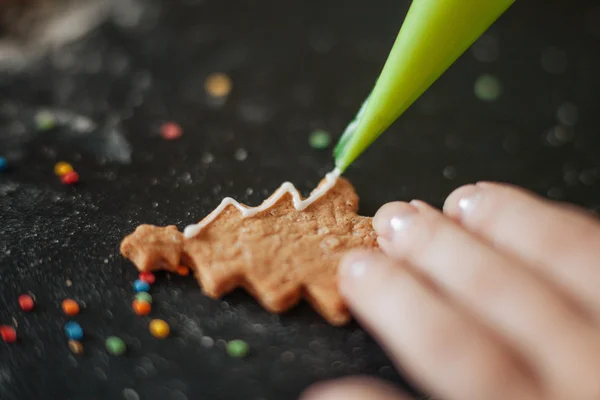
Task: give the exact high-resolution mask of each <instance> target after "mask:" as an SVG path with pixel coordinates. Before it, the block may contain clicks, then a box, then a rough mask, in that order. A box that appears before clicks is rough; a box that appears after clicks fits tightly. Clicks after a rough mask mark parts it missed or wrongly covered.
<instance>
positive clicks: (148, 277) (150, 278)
mask: <svg viewBox="0 0 600 400" xmlns="http://www.w3.org/2000/svg"><path fill="white" fill-rule="evenodd" d="M139 280H141V281H144V282H148V283H149V284H150V285H152V284H153V283H154V282H156V276H154V274H153V273H152V272H140V276H139Z"/></svg>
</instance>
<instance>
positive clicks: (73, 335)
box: [65, 321, 83, 340]
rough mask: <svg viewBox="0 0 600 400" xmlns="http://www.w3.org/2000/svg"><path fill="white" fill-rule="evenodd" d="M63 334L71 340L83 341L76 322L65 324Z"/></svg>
mask: <svg viewBox="0 0 600 400" xmlns="http://www.w3.org/2000/svg"><path fill="white" fill-rule="evenodd" d="M65 334H66V335H67V337H68V338H69V339H71V340H81V339H83V329H81V326H79V324H78V323H77V322H73V321H71V322H67V323H66V324H65Z"/></svg>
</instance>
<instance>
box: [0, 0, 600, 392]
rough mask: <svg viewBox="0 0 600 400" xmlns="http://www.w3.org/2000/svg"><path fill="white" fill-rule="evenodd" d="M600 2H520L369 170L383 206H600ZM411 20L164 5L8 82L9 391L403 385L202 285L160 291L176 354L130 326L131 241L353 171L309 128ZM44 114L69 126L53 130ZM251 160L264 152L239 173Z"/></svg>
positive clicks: (0, 368)
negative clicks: (110, 349) (468, 196)
mask: <svg viewBox="0 0 600 400" xmlns="http://www.w3.org/2000/svg"><path fill="white" fill-rule="evenodd" d="M595 4H596V2H595V1H594V0H585V1H584V0H579V1H576V2H569V1H566V0H564V1H558V0H557V1H549V0H528V1H524V0H523V1H517V4H516V5H515V6H514V7H513V8H512V9H511V10H509V12H508V13H507V14H506V15H505V16H504V17H502V19H501V21H499V23H497V24H496V25H495V26H494V27H493V28H492V29H491V30H490V32H489V34H488V35H487V36H486V38H485V39H484V40H482V41H480V42H479V43H478V44H477V45H476V47H475V50H474V51H473V50H471V51H469V52H468V53H467V54H466V55H465V56H464V57H462V58H461V59H460V60H459V61H458V62H457V64H456V65H455V66H454V67H452V68H451V70H450V71H449V72H448V73H447V74H446V75H445V76H444V77H443V78H442V79H441V80H440V81H439V82H438V83H436V84H435V85H434V86H433V88H432V89H431V90H430V91H429V92H427V93H426V95H425V96H424V97H423V98H422V99H420V100H419V101H418V102H417V103H416V104H415V106H414V107H412V108H411V109H410V110H409V111H408V112H407V113H406V114H405V116H404V117H403V118H402V119H401V120H400V121H399V122H398V123H396V124H395V125H394V126H393V128H392V129H390V130H389V132H388V133H386V134H385V135H384V136H383V137H382V138H381V139H380V140H379V141H378V142H377V143H376V144H375V145H374V146H373V147H372V148H371V149H370V151H369V152H368V153H367V154H366V155H365V156H364V157H363V158H361V159H360V161H359V162H357V163H356V164H355V165H354V167H353V168H351V169H350V170H349V172H348V177H349V178H350V179H351V180H352V182H353V183H354V184H355V186H356V188H357V190H358V192H359V194H360V196H361V202H362V203H361V204H362V211H363V213H365V214H368V215H372V214H373V213H374V212H375V211H376V209H377V208H378V207H379V206H380V205H381V204H383V203H385V202H387V201H390V200H393V199H404V200H410V199H412V198H420V199H424V200H426V201H429V202H431V203H433V204H435V205H437V206H440V205H441V204H442V202H443V199H444V198H445V196H446V195H447V194H448V193H449V192H450V191H451V190H452V189H454V188H456V187H457V186H459V185H461V184H464V183H468V182H473V181H476V180H478V179H494V180H503V181H509V182H513V183H516V184H519V185H524V186H526V187H528V188H530V189H533V190H535V191H537V192H539V193H542V194H544V195H547V196H550V197H553V198H558V199H562V200H567V201H572V202H575V203H578V204H581V205H583V206H585V207H587V208H590V209H594V210H600V186H599V184H598V183H599V182H600V158H599V157H598V150H599V149H600V134H599V132H598V129H599V128H598V126H599V124H598V122H599V116H598V114H599V106H600V85H599V84H600V77H599V76H598V71H600V8H599V6H598V5H595ZM407 7H408V1H398V0H378V1H369V2H365V1H358V0H352V1H350V0H344V1H341V0H330V1H322V0H311V1H308V0H288V1H283V2H282V1H275V0H258V1H252V2H242V1H236V0H230V1H216V0H206V1H186V2H183V1H164V2H162V3H159V2H157V1H151V2H148V3H147V8H146V9H145V10H144V12H143V13H142V14H141V15H138V16H135V15H133V16H131V15H130V17H123V16H121V17H120V18H117V19H116V20H115V21H113V22H109V23H106V24H104V25H103V26H102V27H101V29H99V30H97V31H95V32H94V33H92V34H91V35H90V36H88V37H87V38H86V39H85V40H83V41H80V42H78V43H75V44H73V45H70V46H68V47H67V48H65V49H63V50H61V51H59V52H58V53H56V54H55V55H53V56H52V57H50V58H48V59H47V60H45V61H43V62H39V63H37V65H36V66H35V68H33V69H30V70H27V71H21V72H20V73H17V74H3V75H0V102H1V108H0V155H4V156H5V157H8V158H9V160H10V162H11V165H12V167H11V170H10V171H8V172H6V173H1V174H0V323H11V321H12V318H14V319H16V321H17V322H18V324H19V326H18V333H19V337H20V341H19V343H18V344H16V345H10V346H9V345H6V344H3V343H0V398H1V399H3V400H5V399H6V400H12V399H36V400H40V399H121V398H123V399H126V400H136V399H138V398H139V399H157V400H185V399H190V400H191V399H249V400H258V399H270V400H272V399H278V400H279V399H293V398H295V397H296V396H297V395H298V394H299V393H300V391H301V390H302V389H303V388H305V387H306V386H308V385H309V384H310V383H313V382H315V381H318V380H322V379H326V378H332V377H337V376H342V375H347V374H354V373H366V374H373V375H379V376H381V377H383V378H386V379H391V380H393V381H395V382H398V383H401V382H402V380H401V378H400V377H399V376H398V375H397V374H396V373H395V372H394V370H393V368H392V366H391V364H390V362H389V361H388V360H387V359H386V357H385V355H384V354H383V353H382V351H381V350H380V349H379V348H378V347H377V346H376V344H375V343H374V342H373V341H372V339H370V337H369V336H368V335H367V334H366V333H365V332H364V331H363V330H361V329H360V328H359V327H358V326H357V325H351V326H349V327H346V328H332V327H330V326H327V325H326V324H324V323H323V321H322V320H321V319H320V318H319V317H318V316H317V315H316V314H315V313H314V312H313V311H312V310H310V309H309V307H307V306H306V305H301V306H300V307H297V308H296V309H295V310H293V311H292V312H290V313H288V314H285V315H282V316H279V317H278V316H272V315H269V314H268V313H267V312H265V311H263V310H262V309H261V308H260V307H258V306H257V305H256V303H255V302H254V301H253V300H252V299H251V298H250V297H249V296H247V295H246V294H244V293H235V294H233V295H230V296H227V297H226V298H225V299H224V301H214V300H209V299H207V298H205V297H203V296H202V295H201V293H200V291H199V290H198V288H197V286H196V283H195V281H194V280H193V279H192V278H182V277H167V276H165V275H160V276H159V279H158V281H157V283H156V284H155V285H154V287H153V289H152V295H153V296H154V300H155V302H154V309H153V312H152V316H154V317H160V318H164V319H166V320H167V321H169V322H170V323H171V325H172V327H173V329H174V334H173V336H172V337H171V338H170V339H168V340H165V341H157V340H155V339H153V338H152V337H150V335H149V333H148V329H147V323H148V319H149V318H142V317H137V316H135V315H133V314H132V312H131V311H130V302H131V299H132V290H131V282H132V281H133V280H134V278H135V277H136V272H135V270H134V268H133V267H132V266H131V265H130V264H129V263H128V262H126V261H125V260H124V259H122V258H121V257H120V256H119V254H118V244H119V241H120V239H121V238H122V237H123V236H124V235H125V234H127V233H129V232H130V231H131V230H132V229H133V228H134V227H135V226H136V225H138V224H140V223H154V224H168V223H175V224H177V225H178V226H179V227H180V228H182V227H184V226H185V225H187V224H188V223H190V222H193V221H195V220H198V219H199V218H201V217H202V216H204V215H205V214H206V213H208V212H209V211H210V210H211V209H212V207H214V206H216V205H217V204H218V202H219V201H220V200H221V198H222V197H224V196H226V195H229V196H233V197H235V198H237V199H240V200H242V201H244V202H247V203H250V204H258V203H260V201H261V200H262V199H263V198H264V197H265V196H266V195H268V194H269V193H270V192H271V191H272V190H274V189H275V188H276V187H277V186H278V185H279V184H281V182H283V181H285V180H290V181H292V182H294V183H295V184H296V185H297V186H298V187H300V188H301V189H302V190H303V191H304V192H305V193H306V192H308V191H309V190H311V189H312V188H313V187H314V186H315V184H316V183H317V182H318V181H319V179H320V177H321V176H322V175H323V173H324V172H326V171H328V170H329V169H331V167H332V160H331V157H330V152H329V151H325V152H322V151H318V150H315V149H312V148H311V147H310V146H309V145H308V143H307V136H308V133H309V132H310V131H311V130H312V129H315V128H323V129H326V130H328V131H330V132H332V133H334V134H335V135H337V134H338V133H339V132H341V131H342V130H343V128H344V126H345V124H346V123H347V122H348V121H349V120H350V118H351V117H352V116H353V114H354V113H355V111H356V109H357V108H358V106H359V104H360V103H361V101H362V100H363V98H364V97H365V96H366V94H367V92H368V90H369V88H370V86H371V84H372V83H373V82H374V80H375V78H376V75H377V73H378V72H379V70H380V68H381V66H382V64H383V62H384V60H385V57H386V54H387V51H388V50H389V48H390V46H391V44H392V42H393V40H394V38H395V35H396V32H397V30H398V28H399V26H400V23H401V21H402V18H403V15H404V13H405V11H406V9H407ZM138 17H139V18H138ZM486 60H488V61H486ZM214 71H224V72H227V73H228V74H230V76H231V77H232V79H233V82H234V89H233V92H232V94H231V96H230V97H229V99H228V101H227V103H226V104H225V105H223V106H220V107H218V106H215V105H211V104H210V102H208V101H207V99H206V97H205V94H204V91H203V82H204V79H205V77H206V76H207V75H208V74H209V73H211V72H214ZM484 73H491V74H494V75H495V76H497V77H498V79H499V80H500V82H501V84H502V87H503V93H502V95H501V97H500V98H499V99H498V100H497V101H495V102H491V103H490V102H483V101H480V100H478V99H477V97H476V96H475V95H474V92H473V85H474V82H475V80H476V79H477V77H478V76H480V75H481V74H484ZM565 104H567V105H565ZM41 108H48V109H51V110H53V111H54V112H57V113H59V115H61V114H60V113H62V115H63V119H64V121H63V122H61V124H60V126H59V127H58V128H57V129H55V130H52V131H49V132H43V133H39V132H37V131H36V130H35V128H34V124H33V115H34V114H35V113H36V112H37V111H39V110H40V109H41ZM559 110H562V111H560V112H559ZM574 111H577V112H576V114H577V115H575V112H574ZM557 114H558V116H557ZM575 117H576V118H575ZM165 120H174V121H177V122H179V123H180V124H181V125H182V126H183V128H184V130H185V133H184V136H183V137H182V138H181V139H180V140H177V141H173V142H165V141H163V140H162V139H161V138H160V137H159V136H158V134H157V131H158V127H159V126H160V123H161V122H163V121H165ZM238 149H244V150H245V151H247V159H245V160H243V161H240V160H238V159H236V157H235V154H236V151H238ZM58 160H66V161H70V162H72V163H73V165H74V166H75V167H76V169H77V170H78V171H79V173H80V175H81V183H80V184H79V185H77V186H76V187H67V186H63V185H61V184H60V182H59V181H58V179H57V178H56V177H55V176H53V172H52V167H53V165H54V163H55V162H56V161H58ZM67 280H71V281H72V283H73V285H72V286H71V287H68V286H67V285H66V281H67ZM28 291H31V292H32V293H34V294H35V296H36V297H37V303H38V306H37V308H36V310H35V312H34V313H32V314H23V313H21V312H20V311H19V310H18V306H17V304H16V298H17V296H18V295H19V294H21V293H23V292H28ZM65 297H71V298H75V299H78V300H79V301H80V302H82V303H84V304H85V309H84V310H83V312H82V313H81V315H80V316H79V317H77V320H78V321H79V322H80V323H81V325H82V326H83V328H84V330H85V331H86V334H87V336H86V339H85V355H84V356H82V357H74V356H72V355H71V354H70V352H69V350H68V349H67V347H66V340H65V338H64V335H63V332H62V326H63V323H64V318H63V317H62V315H61V312H60V310H59V308H60V302H61V300H62V299H63V298H65ZM111 334H115V335H118V336H121V337H122V338H123V339H124V340H125V341H126V342H127V344H128V346H129V352H128V354H127V355H126V356H123V357H112V356H108V355H107V353H106V351H105V350H104V346H103V339H104V338H105V337H106V336H107V335H111ZM233 338H243V339H245V340H246V341H247V342H249V343H250V345H251V347H252V354H251V356H249V357H248V358H247V359H244V360H236V359H231V358H229V357H228V356H226V355H225V354H224V351H223V343H224V340H229V339H233Z"/></svg>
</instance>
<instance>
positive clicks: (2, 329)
mask: <svg viewBox="0 0 600 400" xmlns="http://www.w3.org/2000/svg"><path fill="white" fill-rule="evenodd" d="M0 337H2V340H4V341H5V342H6V343H14V342H16V341H17V332H16V331H15V329H14V328H13V327H12V326H8V325H0Z"/></svg>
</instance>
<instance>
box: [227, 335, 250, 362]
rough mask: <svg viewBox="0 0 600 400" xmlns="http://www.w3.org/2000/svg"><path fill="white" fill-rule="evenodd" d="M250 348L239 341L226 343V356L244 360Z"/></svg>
mask: <svg viewBox="0 0 600 400" xmlns="http://www.w3.org/2000/svg"><path fill="white" fill-rule="evenodd" d="M249 350H250V348H249V346H248V343H246V342H245V341H243V340H241V339H236V340H232V341H230V342H229V343H227V354H229V356H230V357H234V358H244V357H246V356H247V355H248V352H249Z"/></svg>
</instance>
